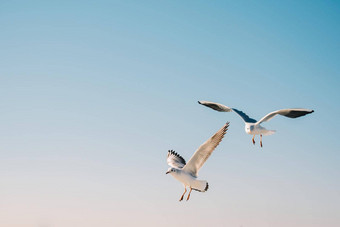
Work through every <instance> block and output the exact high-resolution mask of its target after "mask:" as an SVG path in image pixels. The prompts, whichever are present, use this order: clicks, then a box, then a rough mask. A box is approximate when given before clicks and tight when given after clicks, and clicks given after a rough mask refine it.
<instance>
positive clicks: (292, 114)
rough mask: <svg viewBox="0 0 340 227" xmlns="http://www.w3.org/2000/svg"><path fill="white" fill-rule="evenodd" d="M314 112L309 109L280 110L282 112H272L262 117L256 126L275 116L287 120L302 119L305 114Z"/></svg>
mask: <svg viewBox="0 0 340 227" xmlns="http://www.w3.org/2000/svg"><path fill="white" fill-rule="evenodd" d="M313 112H314V110H309V109H282V110H276V111H274V112H271V113H269V114H267V115H266V116H264V117H263V118H262V119H261V120H259V121H258V122H257V123H256V124H261V123H262V122H266V121H269V120H270V119H272V118H273V117H275V116H276V115H278V114H280V115H282V116H285V117H289V118H297V117H302V116H305V115H306V114H311V113H313Z"/></svg>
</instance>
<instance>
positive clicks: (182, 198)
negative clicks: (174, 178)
mask: <svg viewBox="0 0 340 227" xmlns="http://www.w3.org/2000/svg"><path fill="white" fill-rule="evenodd" d="M186 192H187V187H185V191H184V193H183V195H182V197H181V198H180V199H179V201H180V202H181V201H182V200H183V197H184V195H185V193H186Z"/></svg>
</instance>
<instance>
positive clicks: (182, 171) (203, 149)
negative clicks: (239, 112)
mask: <svg viewBox="0 0 340 227" xmlns="http://www.w3.org/2000/svg"><path fill="white" fill-rule="evenodd" d="M228 126H229V122H227V123H226V124H225V125H224V126H223V127H222V128H221V129H220V130H218V131H217V132H216V134H215V135H213V136H212V137H211V138H210V139H208V140H207V141H206V142H205V143H203V144H202V145H201V146H200V147H199V148H198V149H197V150H196V152H195V153H194V155H193V156H192V157H191V158H190V160H189V162H188V163H185V160H184V158H182V156H180V155H179V154H177V153H176V152H175V151H173V150H169V151H168V157H167V159H166V161H167V163H168V165H169V166H171V167H170V168H169V169H168V171H167V172H166V174H168V173H170V174H171V175H172V176H173V177H174V178H175V179H177V180H178V181H180V182H181V183H182V184H183V185H184V189H185V190H184V193H183V195H182V196H181V198H180V200H179V201H182V200H183V197H184V195H185V193H186V192H187V187H189V188H190V192H189V195H188V197H187V200H189V198H190V193H191V191H192V189H194V190H196V191H199V192H205V191H207V190H208V187H209V185H208V182H207V181H205V180H197V174H198V171H199V169H200V168H201V167H202V166H203V164H204V163H205V162H206V161H207V159H208V158H209V156H210V155H211V154H212V152H213V151H214V150H215V148H216V147H217V146H218V144H219V143H220V142H221V141H222V139H223V137H224V135H225V134H226V132H227V130H228Z"/></svg>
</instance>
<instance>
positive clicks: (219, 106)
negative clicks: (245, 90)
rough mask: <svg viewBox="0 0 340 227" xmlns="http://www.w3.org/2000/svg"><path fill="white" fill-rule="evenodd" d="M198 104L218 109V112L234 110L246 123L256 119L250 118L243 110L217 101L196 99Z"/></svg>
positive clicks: (253, 121)
mask: <svg viewBox="0 0 340 227" xmlns="http://www.w3.org/2000/svg"><path fill="white" fill-rule="evenodd" d="M198 103H199V104H201V105H203V106H206V107H209V108H211V109H213V110H216V111H219V112H231V111H234V112H235V113H237V115H239V116H240V117H241V118H242V120H243V121H245V122H247V123H255V122H256V120H255V119H253V118H250V117H249V116H248V115H247V114H245V113H244V112H242V111H240V110H238V109H235V108H230V107H228V106H225V105H223V104H220V103H217V102H209V101H198Z"/></svg>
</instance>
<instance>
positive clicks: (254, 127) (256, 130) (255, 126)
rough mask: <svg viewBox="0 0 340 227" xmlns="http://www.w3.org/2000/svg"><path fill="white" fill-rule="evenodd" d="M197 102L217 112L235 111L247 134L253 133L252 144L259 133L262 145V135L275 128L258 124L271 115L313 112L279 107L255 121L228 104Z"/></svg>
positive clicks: (271, 132)
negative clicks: (267, 127)
mask: <svg viewBox="0 0 340 227" xmlns="http://www.w3.org/2000/svg"><path fill="white" fill-rule="evenodd" d="M198 103H199V104H201V105H204V106H207V107H209V108H211V109H214V110H216V111H219V112H235V113H237V115H238V116H240V117H241V118H242V120H243V121H244V123H245V128H244V129H245V131H246V133H247V134H250V135H253V138H252V141H253V144H255V140H254V138H255V135H260V138H261V139H260V145H261V147H262V135H265V136H267V135H272V134H274V133H275V130H268V129H266V128H264V127H262V126H261V125H260V124H261V123H263V122H266V121H269V120H271V119H272V118H273V117H275V116H276V115H278V114H279V115H282V116H285V117H289V118H297V117H302V116H304V115H306V114H310V113H313V112H314V110H309V109H301V108H292V109H281V110H276V111H273V112H271V113H269V114H267V115H266V116H264V117H263V118H261V120H259V121H256V120H255V119H253V118H250V117H249V116H248V115H247V114H245V113H244V112H242V111H240V110H238V109H235V108H230V107H228V106H225V105H223V104H220V103H215V102H209V101H198Z"/></svg>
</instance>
